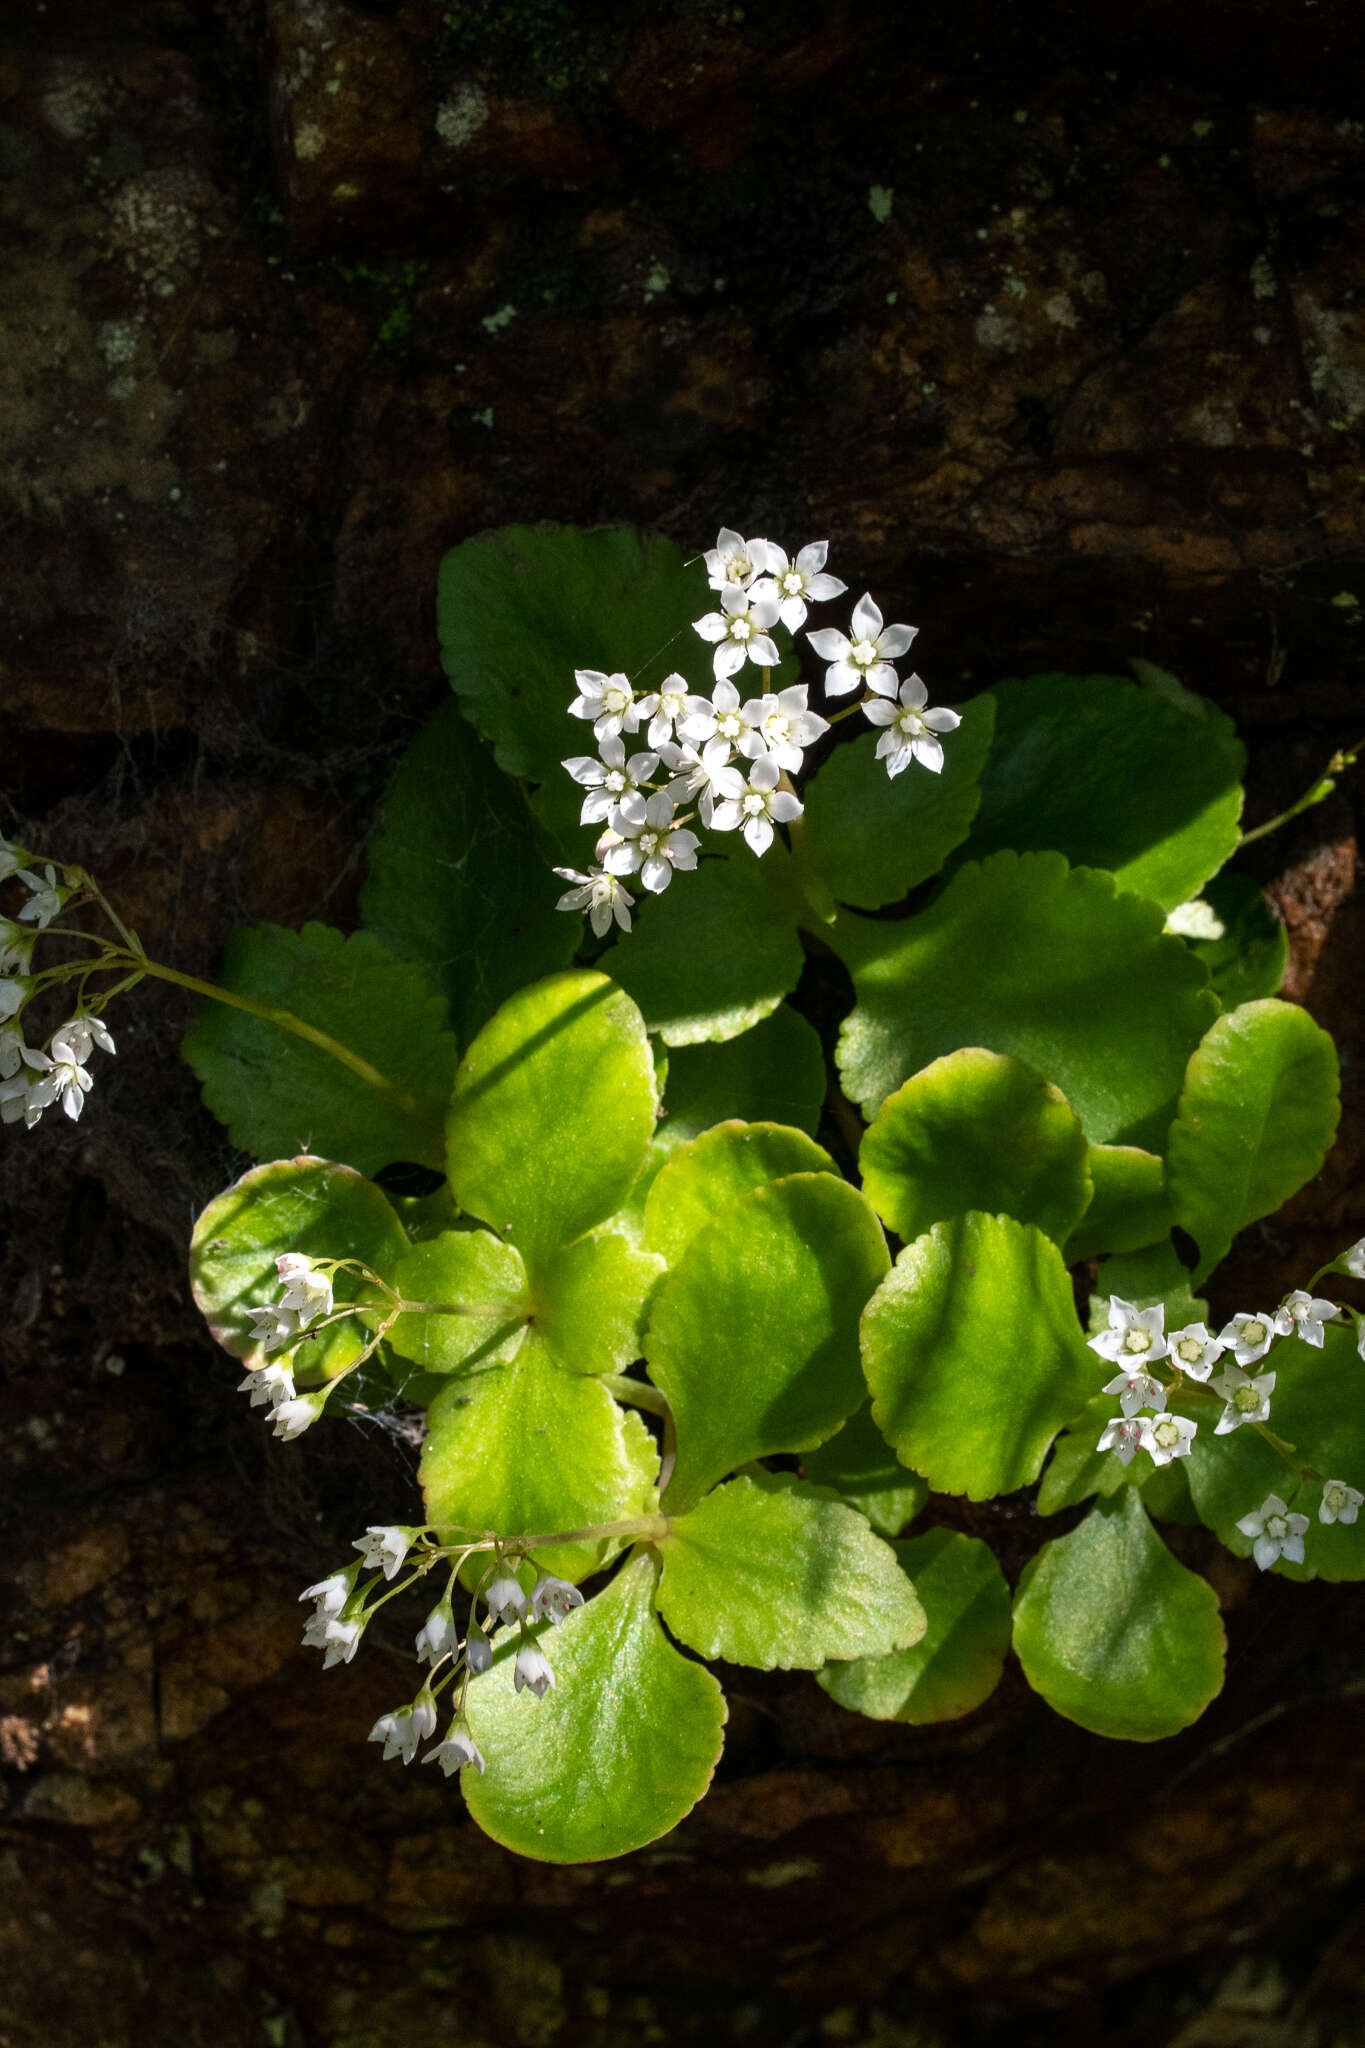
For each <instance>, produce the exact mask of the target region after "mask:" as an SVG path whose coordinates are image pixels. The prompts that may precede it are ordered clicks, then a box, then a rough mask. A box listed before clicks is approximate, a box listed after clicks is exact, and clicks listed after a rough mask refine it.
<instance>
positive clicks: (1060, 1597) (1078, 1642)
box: [1014, 1487, 1224, 1742]
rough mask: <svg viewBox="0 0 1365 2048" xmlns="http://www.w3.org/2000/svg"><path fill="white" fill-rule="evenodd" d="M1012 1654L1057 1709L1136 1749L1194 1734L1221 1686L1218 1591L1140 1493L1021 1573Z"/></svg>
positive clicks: (1102, 1506) (1094, 1515) (1102, 1507)
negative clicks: (1169, 1542) (1191, 1564)
mask: <svg viewBox="0 0 1365 2048" xmlns="http://www.w3.org/2000/svg"><path fill="white" fill-rule="evenodd" d="M1014 1648H1015V1652H1016V1654H1017V1656H1018V1658H1019V1662H1020V1663H1021V1664H1022V1665H1023V1667H1024V1676H1025V1678H1027V1680H1028V1682H1029V1684H1030V1685H1031V1686H1032V1687H1033V1689H1034V1691H1035V1692H1038V1693H1041V1694H1042V1696H1043V1698H1044V1699H1045V1700H1046V1701H1047V1703H1048V1705H1049V1706H1050V1707H1053V1708H1055V1710H1056V1711H1057V1713H1059V1714H1063V1715H1065V1717H1066V1719H1067V1720H1068V1721H1076V1722H1078V1723H1079V1724H1080V1726H1081V1727H1082V1728H1088V1729H1089V1730H1090V1731H1091V1733H1092V1734H1094V1735H1108V1736H1112V1737H1117V1738H1119V1739H1121V1740H1124V1741H1128V1742H1159V1741H1160V1740H1161V1739H1162V1738H1163V1737H1164V1736H1167V1735H1176V1734H1178V1733H1179V1732H1180V1730H1181V1729H1182V1728H1188V1727H1189V1725H1190V1723H1191V1722H1192V1721H1197V1720H1198V1719H1199V1716H1200V1715H1201V1714H1202V1713H1203V1711H1204V1709H1205V1707H1206V1706H1208V1704H1209V1702H1210V1700H1212V1699H1214V1698H1215V1697H1216V1696H1217V1694H1218V1693H1219V1692H1220V1691H1221V1689H1222V1684H1223V1648H1224V1637H1223V1624H1222V1622H1221V1621H1220V1620H1219V1618H1218V1599H1217V1595H1216V1594H1215V1593H1214V1590H1213V1588H1212V1586H1210V1585H1209V1584H1208V1582H1207V1581H1206V1580H1204V1579H1201V1578H1200V1577H1199V1575H1198V1574H1197V1573H1196V1572H1191V1571H1187V1570H1186V1569H1185V1567H1184V1565H1182V1564H1177V1563H1176V1561H1175V1559H1174V1558H1173V1557H1172V1556H1171V1553H1170V1551H1169V1550H1167V1548H1166V1546H1165V1544H1164V1543H1163V1542H1162V1541H1161V1538H1160V1537H1159V1536H1158V1535H1157V1533H1156V1531H1155V1529H1153V1527H1152V1525H1151V1523H1150V1522H1149V1521H1148V1519H1147V1515H1146V1512H1145V1510H1144V1508H1143V1506H1142V1502H1141V1501H1140V1500H1139V1499H1138V1496H1137V1494H1136V1492H1135V1491H1134V1489H1133V1488H1132V1487H1124V1488H1123V1490H1122V1491H1121V1492H1120V1493H1118V1494H1116V1495H1115V1496H1114V1498H1113V1499H1112V1500H1109V1501H1101V1502H1100V1503H1099V1504H1098V1505H1097V1506H1095V1507H1094V1508H1092V1509H1091V1511H1090V1513H1089V1514H1088V1515H1087V1516H1086V1518H1085V1520H1084V1521H1083V1522H1082V1523H1081V1524H1080V1525H1079V1527H1078V1528H1075V1529H1073V1530H1072V1532H1071V1534H1070V1535H1069V1536H1062V1537H1059V1538H1058V1539H1057V1540H1056V1542H1053V1543H1045V1544H1044V1545H1043V1548H1042V1549H1041V1550H1040V1551H1039V1553H1038V1555H1037V1556H1036V1557H1035V1558H1033V1559H1031V1561H1030V1562H1029V1563H1028V1564H1027V1565H1026V1566H1025V1567H1024V1571H1023V1575H1022V1577H1021V1578H1020V1581H1019V1589H1018V1592H1017V1593H1016V1595H1015V1600H1014Z"/></svg>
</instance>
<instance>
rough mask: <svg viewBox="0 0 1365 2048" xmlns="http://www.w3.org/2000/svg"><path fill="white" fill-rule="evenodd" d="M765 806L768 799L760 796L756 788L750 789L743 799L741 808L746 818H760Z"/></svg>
mask: <svg viewBox="0 0 1365 2048" xmlns="http://www.w3.org/2000/svg"><path fill="white" fill-rule="evenodd" d="M767 807H768V799H767V798H766V797H765V796H760V795H759V794H758V792H757V790H752V789H751V790H750V791H749V794H748V795H747V796H746V797H745V799H744V805H743V809H744V815H745V817H746V818H761V817H762V816H763V813H764V811H765V810H766V809H767Z"/></svg>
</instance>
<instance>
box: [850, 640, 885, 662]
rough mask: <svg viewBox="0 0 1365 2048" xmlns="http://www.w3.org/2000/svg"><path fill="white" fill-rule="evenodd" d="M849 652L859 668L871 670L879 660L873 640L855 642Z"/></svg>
mask: <svg viewBox="0 0 1365 2048" xmlns="http://www.w3.org/2000/svg"><path fill="white" fill-rule="evenodd" d="M849 652H850V654H851V656H852V659H853V660H854V661H855V662H856V663H857V665H858V667H859V668H871V666H872V664H873V662H874V661H877V660H878V659H879V658H880V657H879V655H878V653H877V643H876V641H875V640H855V641H854V643H853V646H852V647H851V648H850V650H849Z"/></svg>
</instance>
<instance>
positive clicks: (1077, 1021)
mask: <svg viewBox="0 0 1365 2048" xmlns="http://www.w3.org/2000/svg"><path fill="white" fill-rule="evenodd" d="M1162 924H1163V919H1162V916H1161V912H1160V911H1159V910H1158V909H1157V907H1156V906H1155V905H1154V904H1151V903H1148V902H1146V901H1144V900H1143V898H1142V897H1140V896H1133V895H1128V894H1122V893H1120V892H1119V891H1118V890H1117V889H1116V887H1115V884H1114V882H1113V880H1112V878H1111V877H1110V876H1108V875H1102V874H1099V873H1097V872H1096V871H1095V870H1094V869H1088V868H1077V869H1074V870H1073V869H1070V868H1068V867H1067V865H1066V862H1065V861H1064V860H1063V859H1062V857H1061V856H1060V854H1055V853H1028V854H1014V853H997V854H995V855H993V856H992V858H991V859H990V860H988V861H984V862H983V863H981V865H980V866H977V865H975V864H973V865H971V866H968V867H964V868H963V869H962V870H961V872H960V873H959V874H957V875H955V876H954V878H953V880H952V881H951V882H950V883H949V884H948V887H947V888H946V889H945V890H944V892H943V894H942V895H941V896H939V897H938V898H937V899H936V900H935V902H933V903H932V904H931V905H930V907H929V908H928V909H927V910H925V911H922V912H921V913H920V914H919V916H917V917H912V918H908V919H906V920H905V921H904V922H902V923H874V922H871V921H869V920H867V919H864V918H856V917H852V916H851V915H849V914H848V913H845V914H844V915H843V916H841V917H840V919H839V922H838V924H837V925H835V926H834V927H833V928H832V929H831V931H830V933H829V935H828V936H829V942H830V944H831V945H832V946H833V947H834V948H835V950H836V951H837V952H838V953H839V954H840V956H841V957H842V958H843V959H844V960H845V961H846V962H847V963H848V965H849V967H850V969H851V970H852V974H853V985H854V988H855V989H856V991H857V995H858V1006H857V1008H856V1009H855V1010H854V1012H853V1014H852V1015H851V1016H850V1017H849V1018H848V1019H847V1020H846V1022H845V1024H844V1027H843V1030H842V1032H841V1034H840V1040H839V1052H838V1059H839V1066H840V1069H841V1072H842V1074H843V1078H844V1089H845V1092H846V1093H847V1094H848V1095H850V1096H851V1097H852V1099H853V1100H854V1101H855V1102H859V1103H861V1104H862V1105H863V1109H864V1113H865V1114H867V1115H871V1114H872V1113H873V1112H874V1111H875V1110H876V1109H878V1108H879V1107H880V1106H881V1104H882V1103H883V1102H884V1101H885V1100H886V1098H887V1096H888V1095H890V1094H891V1093H892V1091H893V1089H896V1088H898V1087H899V1086H900V1085H901V1083H902V1082H903V1081H904V1080H906V1079H907V1078H908V1077H909V1076H910V1075H911V1074H914V1073H918V1072H919V1070H920V1068H921V1067H927V1066H928V1064H929V1062H930V1061H931V1060H934V1059H938V1058H939V1057H941V1055H943V1054H944V1053H949V1052H956V1051H957V1050H958V1048H959V1047H960V1046H964V1045H973V1046H975V1045H979V1046H986V1047H988V1048H989V1049H990V1050H991V1051H992V1052H998V1053H1012V1054H1013V1055H1014V1057H1015V1058H1017V1059H1021V1060H1025V1061H1026V1062H1027V1063H1028V1065H1029V1066H1031V1067H1034V1068H1035V1069H1036V1070H1037V1071H1038V1073H1040V1074H1043V1075H1045V1076H1046V1078H1047V1079H1048V1080H1049V1081H1053V1082H1055V1083H1056V1085H1057V1086H1058V1087H1059V1088H1060V1089H1061V1090H1062V1093H1063V1094H1064V1095H1065V1096H1066V1099H1067V1101H1068V1102H1069V1103H1070V1105H1071V1107H1072V1109H1073V1110H1074V1111H1075V1112H1076V1115H1077V1116H1078V1117H1079V1118H1080V1120H1081V1123H1082V1124H1083V1125H1084V1127H1085V1134H1086V1136H1087V1138H1088V1139H1089V1140H1090V1142H1091V1143H1092V1144H1096V1145H1104V1144H1114V1143H1119V1144H1130V1145H1146V1144H1149V1143H1150V1142H1151V1141H1152V1140H1156V1141H1157V1142H1161V1141H1164V1139H1165V1135H1166V1127H1167V1125H1168V1123H1169V1121H1170V1117H1171V1112H1172V1108H1173V1105H1174V1103H1175V1098H1176V1095H1177V1093H1178V1091H1179V1088H1180V1083H1181V1078H1182V1076H1183V1074H1184V1071H1185V1063H1186V1061H1187V1060H1188V1058H1189V1056H1190V1053H1191V1052H1192V1051H1193V1050H1194V1047H1195V1045H1196V1044H1197V1043H1198V1041H1199V1038H1200V1037H1201V1035H1202V1033H1203V1032H1204V1030H1205V1029H1206V1027H1207V1026H1208V1024H1209V1023H1210V1022H1211V1021H1212V1019H1213V1017H1214V1015H1215V998H1214V997H1213V995H1212V994H1211V993H1210V991H1209V990H1208V989H1207V988H1206V987H1205V986H1204V971H1203V968H1202V967H1201V965H1200V964H1199V962H1198V961H1196V960H1194V959H1193V958H1192V957H1191V955H1190V953H1189V951H1188V949H1187V947H1186V946H1185V943H1184V941H1183V940H1182V939H1177V938H1173V937H1169V936H1166V935H1164V934H1163V932H1162Z"/></svg>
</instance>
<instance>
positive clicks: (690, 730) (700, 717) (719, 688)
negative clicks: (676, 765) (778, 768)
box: [660, 680, 749, 762]
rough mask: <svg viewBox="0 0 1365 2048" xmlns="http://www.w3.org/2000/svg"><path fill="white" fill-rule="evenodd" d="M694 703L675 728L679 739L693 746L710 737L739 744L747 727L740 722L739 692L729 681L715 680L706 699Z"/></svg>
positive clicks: (665, 755)
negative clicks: (677, 730)
mask: <svg viewBox="0 0 1365 2048" xmlns="http://www.w3.org/2000/svg"><path fill="white" fill-rule="evenodd" d="M696 706H697V708H696V710H695V711H690V712H689V713H688V715H687V717H686V718H685V719H684V720H683V722H682V725H681V727H680V728H679V738H680V739H684V740H690V741H691V743H692V745H693V746H695V747H700V746H703V745H704V744H705V743H706V742H707V741H709V740H713V739H721V740H724V741H725V742H726V744H727V745H728V746H731V747H737V746H738V745H739V743H740V741H741V740H742V739H743V737H744V735H745V733H746V732H747V731H748V729H749V728H748V727H747V726H746V725H745V723H744V713H743V712H742V711H741V710H740V708H739V691H738V690H737V689H736V688H735V686H734V684H733V683H728V682H725V681H724V680H722V681H720V682H718V683H717V684H716V686H715V688H714V690H713V691H712V692H711V697H710V701H709V702H708V701H707V699H706V698H705V697H698V698H697V700H696ZM660 753H661V757H662V759H663V760H664V761H665V762H667V761H668V755H667V752H666V751H664V750H663V749H661V750H660Z"/></svg>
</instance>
